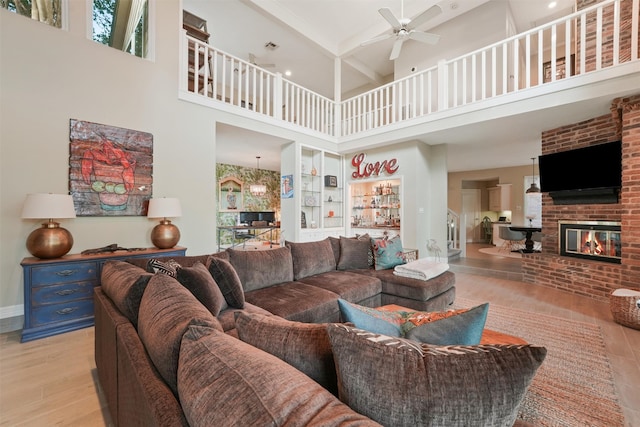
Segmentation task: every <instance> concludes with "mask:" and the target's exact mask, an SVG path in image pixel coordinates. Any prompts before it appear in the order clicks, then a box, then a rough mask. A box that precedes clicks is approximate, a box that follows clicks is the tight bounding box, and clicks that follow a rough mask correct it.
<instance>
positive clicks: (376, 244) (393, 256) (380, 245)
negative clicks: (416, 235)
mask: <svg viewBox="0 0 640 427" xmlns="http://www.w3.org/2000/svg"><path fill="white" fill-rule="evenodd" d="M371 246H372V247H373V256H374V259H375V267H376V270H386V269H388V268H393V267H395V266H396V265H400V264H404V252H403V248H402V240H401V239H400V236H395V237H392V238H391V239H387V238H382V239H375V238H373V237H372V238H371Z"/></svg>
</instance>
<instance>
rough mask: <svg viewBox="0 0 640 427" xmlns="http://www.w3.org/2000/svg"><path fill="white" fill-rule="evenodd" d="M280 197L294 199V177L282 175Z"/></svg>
mask: <svg viewBox="0 0 640 427" xmlns="http://www.w3.org/2000/svg"><path fill="white" fill-rule="evenodd" d="M280 197H282V198H283V199H291V198H292V197H293V175H282V182H281V189H280Z"/></svg>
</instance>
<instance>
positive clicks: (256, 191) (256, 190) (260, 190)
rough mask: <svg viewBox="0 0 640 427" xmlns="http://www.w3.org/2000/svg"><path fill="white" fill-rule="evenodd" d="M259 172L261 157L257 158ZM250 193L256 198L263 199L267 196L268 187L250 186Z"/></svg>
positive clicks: (260, 185)
mask: <svg viewBox="0 0 640 427" xmlns="http://www.w3.org/2000/svg"><path fill="white" fill-rule="evenodd" d="M256 163H257V170H258V171H260V156H256ZM249 192H250V193H251V194H252V195H254V196H256V197H262V196H264V195H265V194H267V186H266V185H264V184H251V185H250V186H249Z"/></svg>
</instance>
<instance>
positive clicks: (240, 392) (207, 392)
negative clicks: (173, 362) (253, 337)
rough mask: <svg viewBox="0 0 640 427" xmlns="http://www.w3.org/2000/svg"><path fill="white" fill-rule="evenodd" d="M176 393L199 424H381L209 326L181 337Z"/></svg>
mask: <svg viewBox="0 0 640 427" xmlns="http://www.w3.org/2000/svg"><path fill="white" fill-rule="evenodd" d="M178 394H179V399H180V404H181V405H182V409H183V410H184V414H185V417H186V419H187V421H188V423H189V425H190V426H192V427H199V426H207V427H209V426H228V425H231V424H233V425H236V426H285V425H286V426H318V427H319V426H330V425H345V426H356V425H357V426H362V427H365V426H378V424H376V423H374V422H373V421H371V420H369V419H367V418H366V417H364V416H363V415H360V414H358V413H356V412H355V411H353V410H352V409H351V408H349V407H348V406H347V405H344V404H343V403H341V402H340V401H339V400H338V399H337V398H336V397H335V396H333V395H332V394H331V393H329V392H328V391H326V390H325V389H323V388H322V387H320V386H319V385H318V384H316V383H315V382H314V381H313V380H311V379H310V378H309V377H307V376H306V375H304V374H303V373H301V372H300V371H298V370H297V369H295V368H294V367H292V366H290V365H288V364H287V363H285V362H283V361H282V360H280V359H278V358H277V357H275V356H272V355H270V354H268V353H265V352H264V351H262V350H260V349H258V348H255V347H252V346H250V345H249V344H247V343H244V342H242V341H240V340H239V339H236V338H233V337H231V336H229V335H227V334H224V333H222V332H218V331H215V330H211V329H210V328H204V327H198V326H194V327H191V328H190V330H189V331H188V332H187V333H185V334H184V337H183V338H182V345H181V347H180V366H179V367H178Z"/></svg>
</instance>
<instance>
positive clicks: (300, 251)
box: [285, 238, 336, 280]
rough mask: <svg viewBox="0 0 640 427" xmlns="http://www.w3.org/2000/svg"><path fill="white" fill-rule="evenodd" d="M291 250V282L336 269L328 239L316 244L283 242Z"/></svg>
mask: <svg viewBox="0 0 640 427" xmlns="http://www.w3.org/2000/svg"><path fill="white" fill-rule="evenodd" d="M285 244H286V245H287V246H288V247H289V248H290V249H291V258H292V260H293V280H300V279H303V278H305V277H308V276H313V275H315V274H320V273H325V272H327V271H332V270H335V269H336V261H335V258H334V257H333V249H331V242H329V239H328V238H327V239H324V240H320V241H317V242H303V243H294V242H289V241H287V242H285Z"/></svg>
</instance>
